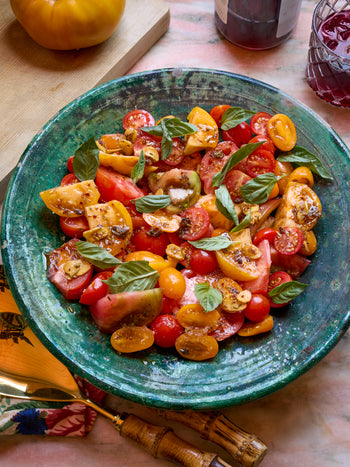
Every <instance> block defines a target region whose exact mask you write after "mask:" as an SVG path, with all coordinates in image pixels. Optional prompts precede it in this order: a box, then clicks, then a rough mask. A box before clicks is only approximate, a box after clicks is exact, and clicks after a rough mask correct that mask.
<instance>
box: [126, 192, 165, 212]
mask: <svg viewBox="0 0 350 467" xmlns="http://www.w3.org/2000/svg"><path fill="white" fill-rule="evenodd" d="M170 202H171V200H170V196H169V195H147V196H141V197H140V198H136V199H135V200H134V203H135V206H136V210H137V211H138V212H146V213H149V212H155V211H158V209H162V208H165V207H167V206H169V204H170Z"/></svg>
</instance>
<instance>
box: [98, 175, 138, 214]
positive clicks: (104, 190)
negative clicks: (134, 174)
mask: <svg viewBox="0 0 350 467" xmlns="http://www.w3.org/2000/svg"><path fill="white" fill-rule="evenodd" d="M95 183H96V186H97V188H98V191H99V192H100V193H101V198H102V199H103V201H112V200H117V201H120V202H121V203H123V204H124V205H127V204H129V203H130V201H131V200H132V199H136V198H140V197H141V196H144V195H145V193H144V191H143V190H141V189H140V188H139V187H138V186H136V185H135V184H134V182H133V181H132V179H131V178H129V177H126V176H124V175H121V174H119V173H118V172H116V171H115V170H113V169H111V168H108V167H102V166H100V167H99V168H98V169H97V172H96V177H95Z"/></svg>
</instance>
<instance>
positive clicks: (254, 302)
mask: <svg viewBox="0 0 350 467" xmlns="http://www.w3.org/2000/svg"><path fill="white" fill-rule="evenodd" d="M269 313H270V301H269V299H268V298H267V297H265V295H261V294H252V298H251V300H250V302H248V304H247V307H246V308H245V310H244V316H245V317H246V318H247V319H249V321H262V320H263V319H265V318H266V316H267V315H268V314H269Z"/></svg>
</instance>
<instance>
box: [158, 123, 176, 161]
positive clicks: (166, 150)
mask: <svg viewBox="0 0 350 467" xmlns="http://www.w3.org/2000/svg"><path fill="white" fill-rule="evenodd" d="M160 125H161V127H162V130H163V138H162V144H161V159H162V161H164V160H165V159H167V158H168V157H169V156H170V154H171V151H172V149H173V140H172V137H171V133H170V132H169V131H168V128H167V126H166V122H165V119H164V120H161V122H160Z"/></svg>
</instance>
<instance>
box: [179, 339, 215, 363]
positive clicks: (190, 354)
mask: <svg viewBox="0 0 350 467" xmlns="http://www.w3.org/2000/svg"><path fill="white" fill-rule="evenodd" d="M175 348H176V350H177V351H178V353H179V354H180V355H181V356H182V357H183V358H187V359H189V360H195V361H203V360H209V359H210V358H214V357H215V355H216V354H217V353H218V351H219V345H218V343H217V341H216V340H215V339H214V337H212V336H208V335H206V334H203V333H195V332H185V333H183V334H181V336H179V337H178V338H177V339H176V342H175Z"/></svg>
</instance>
